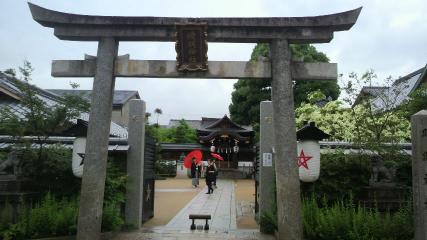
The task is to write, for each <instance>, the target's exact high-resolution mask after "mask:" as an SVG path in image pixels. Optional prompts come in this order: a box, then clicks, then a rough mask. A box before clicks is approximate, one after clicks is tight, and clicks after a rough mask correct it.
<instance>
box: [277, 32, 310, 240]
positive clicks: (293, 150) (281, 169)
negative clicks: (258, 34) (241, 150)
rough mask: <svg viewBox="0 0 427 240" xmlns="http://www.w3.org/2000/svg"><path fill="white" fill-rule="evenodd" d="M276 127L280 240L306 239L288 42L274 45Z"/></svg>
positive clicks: (281, 41) (279, 40)
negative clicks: (304, 237)
mask: <svg viewBox="0 0 427 240" xmlns="http://www.w3.org/2000/svg"><path fill="white" fill-rule="evenodd" d="M270 51H271V67H272V84H271V85H272V86H271V89H272V90H271V91H272V100H273V126H274V149H275V154H274V159H275V170H276V171H275V172H276V191H277V218H278V219H277V225H278V232H279V236H278V237H279V239H286V240H287V239H289V240H298V239H302V237H303V231H302V217H301V196H300V182H299V177H298V166H297V161H296V157H297V141H296V129H295V112H294V96H293V89H292V77H291V69H290V68H291V52H290V51H291V50H290V48H289V44H288V41H287V40H284V39H275V40H273V41H272V43H271V45H270Z"/></svg>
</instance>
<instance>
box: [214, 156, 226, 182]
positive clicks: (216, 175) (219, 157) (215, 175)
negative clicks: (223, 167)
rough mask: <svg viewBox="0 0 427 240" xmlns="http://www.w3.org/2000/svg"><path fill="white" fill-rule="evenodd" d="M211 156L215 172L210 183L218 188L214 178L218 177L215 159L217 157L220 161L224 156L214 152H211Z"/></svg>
mask: <svg viewBox="0 0 427 240" xmlns="http://www.w3.org/2000/svg"><path fill="white" fill-rule="evenodd" d="M211 156H212V157H213V158H212V161H213V164H214V166H215V174H214V178H213V181H212V185H213V186H214V187H215V188H218V187H217V186H216V178H217V177H218V169H217V168H216V164H215V161H216V159H218V160H220V161H224V158H223V157H221V155H219V154H216V153H211Z"/></svg>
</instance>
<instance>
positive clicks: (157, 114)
mask: <svg viewBox="0 0 427 240" xmlns="http://www.w3.org/2000/svg"><path fill="white" fill-rule="evenodd" d="M154 114H156V117H157V121H156V123H157V126H159V116H160V115H161V114H163V111H162V109H160V108H156V109H154Z"/></svg>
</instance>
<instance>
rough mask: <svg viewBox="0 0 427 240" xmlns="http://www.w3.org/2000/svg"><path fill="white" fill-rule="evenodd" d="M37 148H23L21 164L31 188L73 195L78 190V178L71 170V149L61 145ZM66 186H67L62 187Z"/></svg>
mask: <svg viewBox="0 0 427 240" xmlns="http://www.w3.org/2000/svg"><path fill="white" fill-rule="evenodd" d="M38 154H39V150H36V149H31V148H30V147H28V148H25V149H24V150H23V154H22V159H21V164H22V172H23V174H24V176H25V177H28V178H30V179H32V181H31V183H32V186H31V187H32V189H33V190H35V191H39V192H48V191H49V192H51V193H52V194H53V195H55V196H58V197H59V196H75V195H76V194H77V193H78V192H79V190H80V182H81V181H80V179H79V178H76V177H75V176H74V175H73V173H72V170H71V154H72V152H71V150H70V149H67V148H65V147H64V146H62V145H50V146H48V147H44V151H43V152H42V153H41V155H40V156H39V155H38ZM64 186H67V187H64Z"/></svg>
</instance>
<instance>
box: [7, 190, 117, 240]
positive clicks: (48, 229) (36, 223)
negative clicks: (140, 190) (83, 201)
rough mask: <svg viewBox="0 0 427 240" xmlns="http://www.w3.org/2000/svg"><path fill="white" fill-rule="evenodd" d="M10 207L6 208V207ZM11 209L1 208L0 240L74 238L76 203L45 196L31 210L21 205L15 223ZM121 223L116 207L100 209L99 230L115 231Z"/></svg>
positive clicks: (111, 205) (49, 195)
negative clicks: (72, 236) (100, 222)
mask: <svg viewBox="0 0 427 240" xmlns="http://www.w3.org/2000/svg"><path fill="white" fill-rule="evenodd" d="M9 205H10V204H9ZM12 211H13V210H12V209H11V207H8V206H5V207H4V208H3V210H2V211H1V212H0V214H1V215H0V216H1V217H2V219H1V221H0V224H1V225H0V236H1V237H2V238H3V239H28V238H43V237H52V236H67V235H74V234H76V230H77V217H78V212H79V211H78V200H77V198H72V199H66V198H64V199H62V200H60V201H59V200H57V199H55V198H54V197H53V196H52V195H51V194H50V193H48V194H47V195H46V196H45V197H44V198H43V199H42V201H41V202H40V203H38V204H35V205H34V206H33V207H31V206H28V205H22V206H21V207H20V208H19V209H18V216H17V219H16V220H15V221H13V220H11V219H12V216H11V213H12ZM3 217H4V218H3ZM123 223H124V221H123V219H122V218H121V215H120V206H119V205H118V204H116V203H113V202H107V201H106V204H105V206H104V209H103V216H102V230H103V231H117V230H119V229H120V228H121V226H122V225H123Z"/></svg>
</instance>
